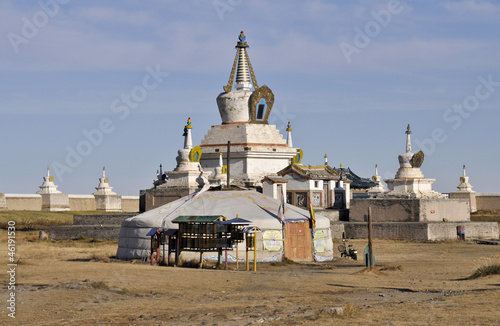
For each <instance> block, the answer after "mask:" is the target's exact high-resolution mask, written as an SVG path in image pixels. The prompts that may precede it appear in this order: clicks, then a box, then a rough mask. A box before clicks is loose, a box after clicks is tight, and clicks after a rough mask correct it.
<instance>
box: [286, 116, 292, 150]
mask: <svg viewBox="0 0 500 326" xmlns="http://www.w3.org/2000/svg"><path fill="white" fill-rule="evenodd" d="M286 132H287V136H286V144H287V145H288V147H293V142H292V126H291V125H290V121H288V125H287V127H286Z"/></svg>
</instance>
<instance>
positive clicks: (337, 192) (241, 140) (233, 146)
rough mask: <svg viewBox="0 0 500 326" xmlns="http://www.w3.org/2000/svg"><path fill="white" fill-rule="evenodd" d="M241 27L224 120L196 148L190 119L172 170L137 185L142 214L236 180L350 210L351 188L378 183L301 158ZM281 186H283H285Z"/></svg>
mask: <svg viewBox="0 0 500 326" xmlns="http://www.w3.org/2000/svg"><path fill="white" fill-rule="evenodd" d="M248 48H249V46H248V43H247V42H246V37H245V35H244V33H243V32H241V33H240V35H239V40H238V42H237V44H236V55H235V58H234V62H233V66H232V69H231V73H230V75H229V82H228V83H227V85H225V86H224V87H223V89H224V91H223V92H222V93H220V94H219V95H218V96H217V106H218V109H219V114H220V117H221V124H219V125H214V126H212V127H211V128H210V130H208V132H207V134H206V135H205V136H204V138H203V139H202V140H201V143H200V145H199V146H193V143H192V139H191V131H192V124H191V119H189V120H188V123H187V125H186V127H185V131H184V138H185V139H184V148H182V149H181V150H179V153H178V156H177V166H176V168H175V169H174V171H171V172H163V171H162V166H160V171H158V172H157V177H156V179H155V180H154V182H153V187H152V188H151V189H147V190H141V196H140V197H141V200H140V211H141V212H145V211H148V210H150V209H152V208H156V207H159V206H162V205H164V204H166V203H168V202H171V201H173V200H176V199H178V198H181V197H183V196H186V195H188V194H191V193H193V192H194V191H196V190H198V189H201V188H202V187H203V186H204V185H209V186H211V187H212V188H217V189H223V188H225V187H228V186H240V187H246V188H249V189H256V190H257V191H263V192H264V193H265V194H267V195H269V196H272V197H273V198H276V199H280V196H281V195H279V194H280V193H281V192H283V194H284V196H286V199H287V202H288V203H289V204H293V205H297V206H299V207H306V206H307V205H308V200H309V199H308V198H309V197H310V198H311V199H310V200H311V201H312V203H313V206H314V207H317V208H339V209H347V208H349V202H350V198H351V192H350V189H351V187H353V188H354V189H355V190H356V191H361V192H366V191H367V189H368V188H370V187H374V186H375V185H376V183H375V182H373V181H372V180H370V179H366V178H361V177H359V176H357V175H356V174H354V173H353V172H352V171H351V170H350V169H344V168H343V167H342V166H341V167H340V168H339V169H336V168H332V167H330V166H329V165H328V157H327V155H326V154H325V164H324V165H322V166H306V165H302V164H301V160H302V157H303V152H302V150H301V149H300V148H296V147H294V146H293V142H292V127H291V124H290V122H288V125H287V128H286V130H285V131H286V138H285V137H283V135H282V134H281V133H280V131H279V130H278V129H277V128H276V126H275V125H272V124H269V122H268V121H269V116H270V114H271V110H272V107H273V104H274V94H273V92H272V91H271V89H270V88H269V87H268V86H266V85H262V86H259V85H258V84H257V79H256V77H255V74H254V71H253V68H252V64H251V63H250V58H249V55H248ZM285 188H286V191H283V189H285Z"/></svg>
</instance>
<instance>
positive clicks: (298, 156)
mask: <svg viewBox="0 0 500 326" xmlns="http://www.w3.org/2000/svg"><path fill="white" fill-rule="evenodd" d="M302 156H304V152H302V150H301V149H300V148H299V149H298V150H297V154H295V156H294V157H293V164H300V162H302Z"/></svg>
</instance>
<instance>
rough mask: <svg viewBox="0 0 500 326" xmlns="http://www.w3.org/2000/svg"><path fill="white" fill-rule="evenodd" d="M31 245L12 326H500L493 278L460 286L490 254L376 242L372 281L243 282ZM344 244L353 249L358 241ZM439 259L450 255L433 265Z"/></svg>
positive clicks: (344, 277)
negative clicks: (454, 322) (457, 323)
mask: <svg viewBox="0 0 500 326" xmlns="http://www.w3.org/2000/svg"><path fill="white" fill-rule="evenodd" d="M36 235H37V232H34V231H31V232H16V245H17V246H16V249H17V251H16V258H20V261H21V262H22V266H20V268H19V270H18V274H17V277H18V279H19V281H20V284H21V283H22V286H19V288H17V291H18V295H19V297H20V298H21V297H22V298H23V301H22V304H21V303H20V304H19V308H20V309H19V314H18V315H17V316H16V322H18V323H19V324H24V325H33V324H41V325H65V324H72V325H96V324H110V325H113V324H114V325H129V324H132V325H139V326H142V325H158V324H165V325H169V324H175V325H201V324H206V325H213V324H220V325H249V324H257V323H263V324H270V325H329V324H339V323H340V322H342V321H345V322H347V323H348V324H350V325H374V324H377V325H387V324H393V325H409V324H411V321H418V323H417V324H419V325H429V324H432V325H448V324H449V321H450V319H449V316H450V315H454V316H458V315H459V316H460V319H461V322H463V323H464V324H469V325H480V324H482V325H489V324H495V323H498V320H499V319H500V313H499V312H498V311H497V310H498V307H497V306H495V305H492V304H491V302H496V301H495V300H498V295H499V293H500V290H499V288H498V285H497V284H498V281H497V279H496V277H498V276H495V275H493V276H490V277H488V278H481V277H480V278H477V279H467V280H466V279H464V278H466V277H467V276H469V275H470V273H471V272H472V270H473V268H472V267H473V266H472V265H473V264H474V263H475V262H478V261H484V260H487V261H488V262H489V265H495V264H496V265H499V264H500V261H499V260H498V258H494V257H493V256H495V255H498V248H497V246H482V245H477V244H475V243H473V242H464V243H462V242H453V243H417V242H405V241H394V240H391V241H384V240H380V241H377V243H376V252H377V262H379V263H380V265H378V266H376V268H378V269H379V270H380V271H382V272H383V273H379V274H375V273H356V272H357V271H363V270H365V267H364V266H363V265H362V263H361V262H355V261H352V260H345V259H338V256H337V259H335V260H334V261H333V262H328V263H324V264H323V263H314V264H313V263H309V264H304V263H296V264H283V265H280V266H273V265H272V264H271V263H259V264H258V271H257V272H247V271H243V270H240V271H234V270H228V271H223V270H212V269H205V268H204V269H197V268H179V267H175V268H173V267H160V266H150V265H149V263H146V262H142V261H135V262H121V261H117V260H115V259H113V258H112V256H113V255H114V254H115V253H116V247H117V243H116V242H111V241H103V242H91V240H89V239H82V240H74V241H71V240H64V241H40V240H38V239H37V238H35V236H36ZM6 237H7V231H5V230H0V240H3V241H4V239H5V238H6ZM353 242H354V244H356V245H358V246H359V245H361V244H362V243H363V244H364V242H365V241H364V240H353ZM444 251H449V254H446V255H442V254H441V253H442V252H444ZM492 257H493V258H492ZM6 258H7V257H6V256H5V255H4V257H0V263H2V264H5V262H4V261H5V260H6ZM195 263H196V266H195V267H197V263H198V262H197V261H196V260H195ZM316 265H317V266H318V267H314V266H316ZM231 266H234V265H231ZM242 266H244V264H242ZM320 266H323V267H324V266H328V267H332V266H334V267H335V268H329V269H324V268H322V267H320ZM240 268H241V267H240ZM7 277H8V274H7V273H3V274H0V282H2V284H5V282H6V280H7ZM49 303H50V304H49ZM326 308H341V309H342V312H341V313H334V312H333V311H332V309H326ZM339 311H340V310H339ZM478 311H481V314H478V313H477V312H478ZM141 315H145V316H146V317H145V318H140V317H139V316H141ZM278 318H279V319H278ZM0 324H2V323H1V322H0Z"/></svg>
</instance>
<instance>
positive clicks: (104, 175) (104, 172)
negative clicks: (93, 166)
mask: <svg viewBox="0 0 500 326" xmlns="http://www.w3.org/2000/svg"><path fill="white" fill-rule="evenodd" d="M102 177H103V178H105V177H106V167H105V166H103V167H102Z"/></svg>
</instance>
